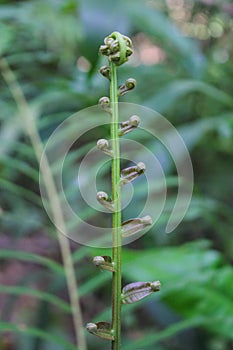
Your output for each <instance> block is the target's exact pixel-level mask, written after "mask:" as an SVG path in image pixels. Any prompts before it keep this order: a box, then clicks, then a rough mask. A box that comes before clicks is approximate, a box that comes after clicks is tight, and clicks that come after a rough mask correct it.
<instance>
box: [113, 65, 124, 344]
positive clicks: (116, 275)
mask: <svg viewBox="0 0 233 350" xmlns="http://www.w3.org/2000/svg"><path fill="white" fill-rule="evenodd" d="M110 72H111V84H110V101H111V109H112V121H111V139H112V150H113V159H112V200H113V202H114V203H115V212H114V213H113V214H112V261H113V264H114V268H115V272H113V279H112V329H113V331H114V337H115V338H114V340H113V341H112V350H120V347H121V289H122V282H121V279H122V278H121V270H122V262H121V260H122V247H121V245H122V238H121V193H120V191H121V188H120V186H121V185H120V144H119V136H118V85H117V68H116V65H115V64H114V63H113V62H110Z"/></svg>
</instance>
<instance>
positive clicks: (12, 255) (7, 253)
mask: <svg viewBox="0 0 233 350" xmlns="http://www.w3.org/2000/svg"><path fill="white" fill-rule="evenodd" d="M0 259H18V260H21V261H25V262H27V261H29V262H33V263H37V264H41V265H44V266H46V267H47V268H48V269H50V270H51V271H52V272H54V273H56V274H59V275H63V276H64V269H63V266H62V265H60V264H58V263H57V262H55V261H53V260H51V259H48V258H45V257H43V256H40V255H38V254H33V253H28V252H23V251H18V250H9V249H1V250H0Z"/></svg>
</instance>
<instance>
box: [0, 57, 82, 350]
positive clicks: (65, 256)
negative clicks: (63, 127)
mask: <svg viewBox="0 0 233 350" xmlns="http://www.w3.org/2000/svg"><path fill="white" fill-rule="evenodd" d="M0 68H1V69H2V74H3V77H4V79H5V81H6V83H7V84H8V86H9V89H10V91H11V93H12V95H13V97H14V100H15V102H16V104H17V107H18V110H19V113H20V116H21V118H22V120H23V124H24V126H25V128H26V131H27V133H28V136H29V138H30V140H31V143H32V146H33V148H34V150H35V154H36V157H37V161H38V163H39V164H40V161H41V157H42V154H43V144H42V141H41V139H40V136H39V133H38V131H37V127H36V123H35V119H34V116H33V112H32V111H31V109H30V107H29V105H28V103H27V101H26V99H25V96H24V94H23V92H22V89H21V87H20V85H19V84H18V82H17V80H16V77H15V75H14V73H13V71H12V70H11V68H10V67H9V65H8V62H7V60H6V59H4V58H2V59H1V60H0ZM43 159H44V161H43V162H42V163H41V174H42V177H43V180H44V184H45V187H46V191H47V195H48V198H49V202H50V206H51V210H52V213H53V218H54V222H55V225H56V227H60V228H61V230H62V232H63V233H62V232H60V231H59V230H58V229H57V230H56V231H57V237H58V242H59V246H60V250H61V254H62V260H63V266H64V270H65V275H66V281H67V288H68V292H69V297H70V303H71V308H72V315H73V322H74V329H75V335H76V344H77V349H79V350H87V345H86V339H85V336H84V332H83V321H82V313H81V308H80V301H79V294H78V286H77V281H76V277H75V270H74V265H73V262H72V254H71V250H70V246H69V241H68V238H67V237H66V236H65V235H64V234H66V226H65V222H64V218H63V213H62V209H61V206H60V202H59V198H58V193H57V190H56V187H55V183H54V180H53V175H52V171H51V168H50V164H49V162H48V159H47V157H46V156H45V155H44V157H43Z"/></svg>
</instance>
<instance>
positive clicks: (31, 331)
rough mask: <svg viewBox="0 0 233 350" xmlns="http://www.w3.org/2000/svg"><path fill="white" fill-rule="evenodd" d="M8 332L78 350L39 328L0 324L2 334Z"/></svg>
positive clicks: (68, 349) (6, 323)
mask: <svg viewBox="0 0 233 350" xmlns="http://www.w3.org/2000/svg"><path fill="white" fill-rule="evenodd" d="M8 331H10V332H14V333H20V334H25V335H27V336H31V337H37V338H41V339H43V340H45V341H48V342H50V343H55V344H61V345H62V346H64V348H65V349H67V350H77V348H76V346H74V345H72V344H70V343H69V342H68V341H66V340H65V339H64V338H60V337H58V336H57V335H54V334H52V335H51V334H50V333H46V332H43V331H41V330H40V329H38V328H32V327H28V326H26V325H24V324H20V325H16V324H12V323H8V322H0V332H8Z"/></svg>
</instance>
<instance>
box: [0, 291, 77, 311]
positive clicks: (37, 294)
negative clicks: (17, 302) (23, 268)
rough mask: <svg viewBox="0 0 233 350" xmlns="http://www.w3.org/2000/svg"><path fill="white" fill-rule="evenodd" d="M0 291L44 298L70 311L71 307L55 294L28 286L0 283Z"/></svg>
mask: <svg viewBox="0 0 233 350" xmlns="http://www.w3.org/2000/svg"><path fill="white" fill-rule="evenodd" d="M0 293H4V294H6V293H8V294H13V295H19V296H21V295H24V296H25V295H27V296H30V297H33V298H38V299H41V300H45V301H47V302H49V303H51V304H54V305H55V306H56V307H58V308H59V309H62V310H63V311H65V312H67V313H70V312H71V307H70V305H69V304H68V303H66V302H65V301H63V300H62V299H60V298H58V297H57V296H56V295H53V294H50V293H46V292H42V291H40V290H35V289H32V288H30V287H22V286H4V285H0Z"/></svg>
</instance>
